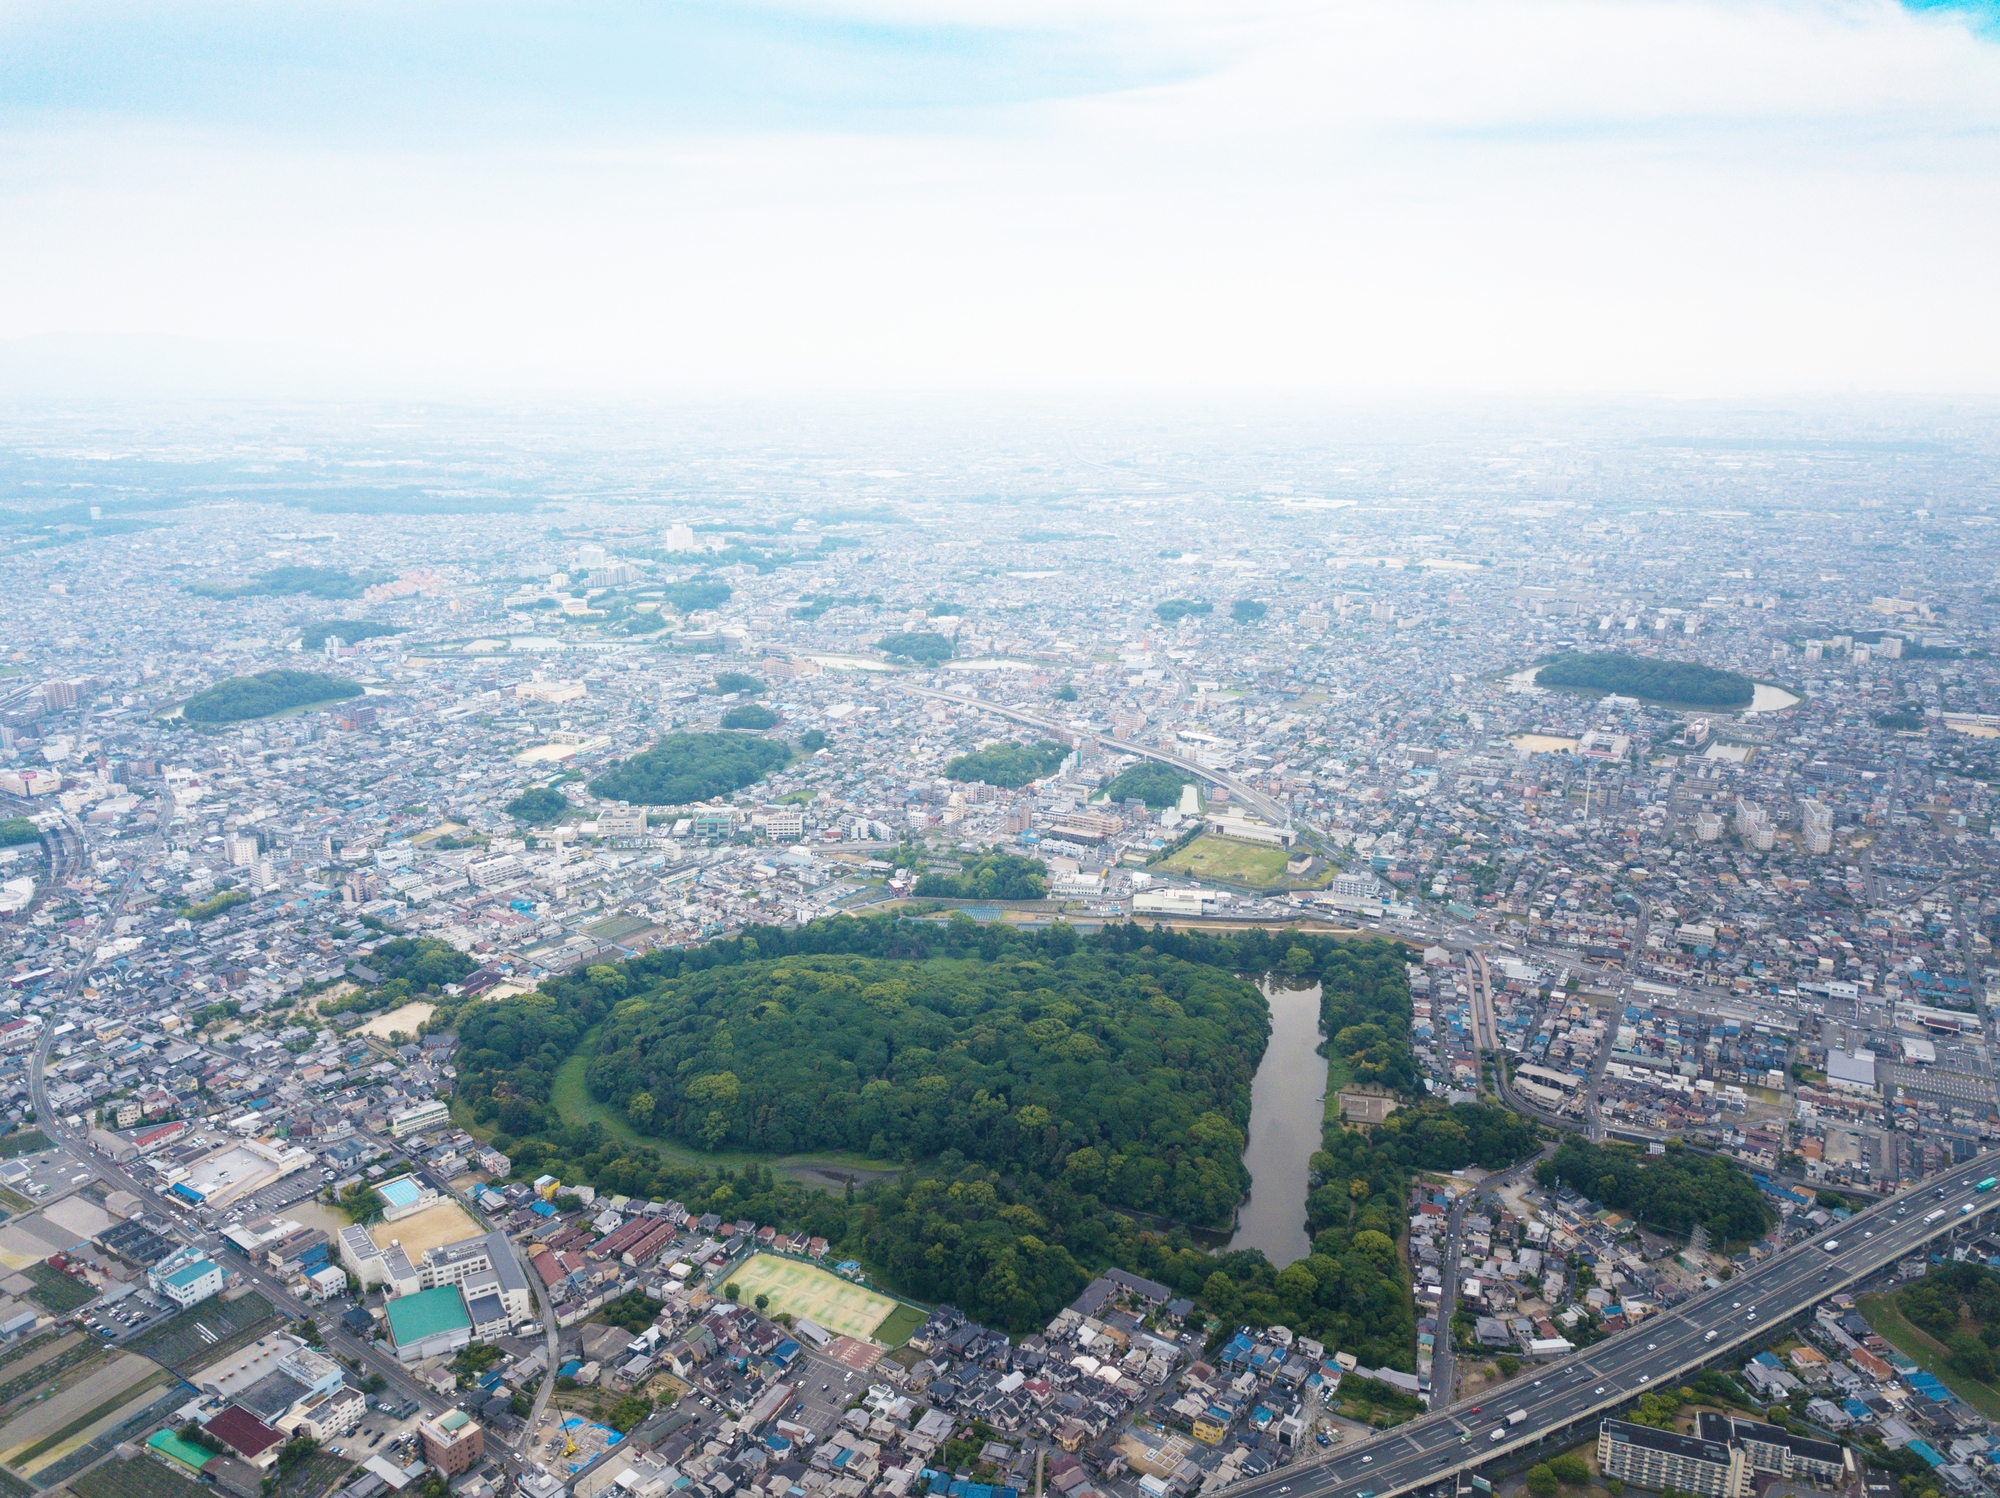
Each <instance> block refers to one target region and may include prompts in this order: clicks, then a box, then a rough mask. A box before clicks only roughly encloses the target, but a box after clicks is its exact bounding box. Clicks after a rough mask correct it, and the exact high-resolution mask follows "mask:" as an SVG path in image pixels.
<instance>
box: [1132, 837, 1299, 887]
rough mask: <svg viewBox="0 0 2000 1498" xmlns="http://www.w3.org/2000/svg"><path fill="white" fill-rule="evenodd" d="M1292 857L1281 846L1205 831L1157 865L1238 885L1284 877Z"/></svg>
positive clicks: (1272, 881)
mask: <svg viewBox="0 0 2000 1498" xmlns="http://www.w3.org/2000/svg"><path fill="white" fill-rule="evenodd" d="M1291 856H1292V855H1291V854H1290V853H1288V852H1286V851H1285V850H1284V849H1283V848H1273V847H1269V846H1267V845H1265V844H1263V843H1246V842H1242V841H1240V840H1239V839H1237V838H1233V837H1218V836H1216V835H1215V834H1214V833H1212V832H1205V833H1203V834H1202V835H1201V836H1200V837H1198V838H1196V839H1195V840H1194V841H1193V842H1191V843H1189V844H1188V845H1187V846H1186V847H1185V848H1183V849H1181V850H1180V852H1178V853H1176V854H1174V855H1173V857H1171V858H1168V859H1163V860H1162V861H1161V865H1160V866H1161V867H1162V868H1167V869H1172V870H1173V871H1174V872H1175V873H1177V874H1190V875H1193V876H1194V877H1196V878H1199V877H1200V876H1202V875H1203V874H1207V875H1210V876H1212V877H1214V878H1217V879H1233V880H1235V881H1236V882H1237V883H1239V884H1258V885H1264V884H1276V883H1278V881H1279V880H1281V879H1283V878H1284V877H1285V863H1286V861H1287V860H1288V859H1289V858H1290V857H1291Z"/></svg>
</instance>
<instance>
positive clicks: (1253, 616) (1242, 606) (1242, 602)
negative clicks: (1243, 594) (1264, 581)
mask: <svg viewBox="0 0 2000 1498" xmlns="http://www.w3.org/2000/svg"><path fill="white" fill-rule="evenodd" d="M1266 612H1267V610H1266V607H1265V605H1263V604H1261V603H1259V602H1258V601H1257V600H1256V599H1254V598H1239V599H1237V600H1236V602H1234V603H1232V604H1231V605H1230V606H1229V617H1230V618H1232V619H1234V620H1235V621H1236V622H1237V623H1238V624H1255V623H1256V622H1257V621H1258V620H1259V619H1262V618H1263V617H1264V615H1265V613H1266Z"/></svg>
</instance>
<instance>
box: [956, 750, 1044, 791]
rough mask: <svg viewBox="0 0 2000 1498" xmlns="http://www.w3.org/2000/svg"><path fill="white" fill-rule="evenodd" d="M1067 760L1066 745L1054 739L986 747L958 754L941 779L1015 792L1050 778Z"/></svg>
mask: <svg viewBox="0 0 2000 1498" xmlns="http://www.w3.org/2000/svg"><path fill="white" fill-rule="evenodd" d="M1068 758H1069V749H1068V747H1067V746H1066V745H1063V744H1059V743H1057V742H1056V741H1055V740H1054V739H1040V740H1038V741H1036V742H1035V743H1033V744H1015V743H1001V744H988V745H987V746H986V747H985V748H984V749H980V750H978V751H976V752H974V753H972V754H961V755H959V756H958V757H957V758H956V759H953V760H952V761H950V762H949V763H948V764H946V765H945V767H944V774H945V779H947V780H957V781H981V782H984V783H985V784H987V785H997V786H999V787H1001V788H1002V789H1003V790H1010V791H1012V790H1019V789H1020V788H1021V787H1022V786H1024V785H1026V784H1027V783H1028V782H1029V781H1031V780H1040V779H1041V778H1042V777H1043V776H1044V775H1052V774H1054V773H1055V771H1056V769H1057V768H1058V767H1059V766H1060V765H1061V764H1062V762H1063V761H1064V760H1066V759H1068Z"/></svg>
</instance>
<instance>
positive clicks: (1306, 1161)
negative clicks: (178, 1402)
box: [1229, 982, 1326, 1269]
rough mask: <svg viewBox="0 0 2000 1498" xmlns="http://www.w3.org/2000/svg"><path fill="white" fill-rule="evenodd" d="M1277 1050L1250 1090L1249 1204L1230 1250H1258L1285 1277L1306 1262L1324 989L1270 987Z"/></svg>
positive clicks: (1321, 1085)
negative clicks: (1291, 1267)
mask: <svg viewBox="0 0 2000 1498" xmlns="http://www.w3.org/2000/svg"><path fill="white" fill-rule="evenodd" d="M1264 998H1265V1001H1266V1002H1267V1003H1269V1004H1270V1006H1271V1043H1270V1045H1269V1046H1268V1047H1266V1049H1265V1051H1264V1059H1263V1060H1262V1061H1261V1062H1259V1063H1258V1066H1257V1076H1256V1079H1255V1080H1254V1081H1253V1082H1252V1083H1251V1085H1250V1144H1249V1147H1248V1148H1247V1149H1245V1150H1244V1151H1243V1164H1244V1165H1245V1166H1246V1167H1247V1168H1248V1169H1249V1171H1250V1198H1249V1200H1248V1201H1246V1202H1244V1203H1243V1206H1242V1208H1241V1210H1240V1211H1239V1212H1238V1213H1237V1218H1236V1232H1235V1234H1234V1235H1233V1236H1232V1237H1231V1238H1230V1240H1229V1246H1230V1248H1232V1249H1239V1248H1260V1249H1262V1250H1263V1251H1264V1257H1265V1258H1267V1259H1269V1260H1270V1261H1271V1262H1272V1263H1273V1264H1275V1265H1277V1266H1278V1267H1279V1268H1280V1269H1282V1268H1284V1267H1285V1266H1286V1265H1287V1264H1290V1263H1292V1262H1293V1261H1294V1260H1297V1259H1303V1258H1304V1257H1305V1256H1306V1253H1307V1251H1308V1250H1309V1249H1310V1248H1311V1246H1312V1239H1311V1237H1310V1236H1309V1235H1308V1234H1307V1232H1306V1181H1307V1179H1308V1177H1309V1176H1310V1175H1311V1173H1312V1157H1313V1151H1314V1150H1316V1149H1318V1148H1319V1146H1320V1122H1321V1120H1322V1118H1323V1117H1324V1116H1325V1109H1326V1102H1325V1093H1326V1057H1324V1056H1322V1055H1320V1054H1319V1049H1318V1048H1319V1041H1320V1033H1319V985H1318V984H1314V985H1312V986H1311V987H1310V988H1287V987H1285V986H1284V985H1282V984H1280V983H1276V982H1266V983H1265V984H1264Z"/></svg>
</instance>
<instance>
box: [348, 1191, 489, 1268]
mask: <svg viewBox="0 0 2000 1498" xmlns="http://www.w3.org/2000/svg"><path fill="white" fill-rule="evenodd" d="M485 1231H486V1229H485V1228H483V1227H481V1226H480V1225H479V1224H478V1223H476V1222H474V1221H473V1220H472V1218H471V1216H470V1215H469V1214H468V1213H467V1212H466V1210H465V1208H463V1207H461V1206H460V1205H458V1203H457V1202H449V1201H441V1202H439V1203H438V1204H437V1205H436V1206H434V1207H426V1208H424V1210H423V1211H421V1212H419V1213H417V1214H416V1215H415V1216H413V1217H405V1218H404V1219H403V1220H402V1221H400V1222H378V1223H376V1224H374V1225H373V1226H372V1227H370V1228H369V1229H368V1236H369V1237H371V1238H373V1239H374V1240H375V1241H376V1243H378V1244H379V1245H381V1246H382V1247H383V1248H387V1247H388V1246H389V1244H390V1242H391V1240H394V1241H396V1242H399V1243H401V1244H402V1245H403V1252H404V1253H406V1254H408V1255H409V1256H410V1258H411V1259H412V1260H413V1261H414V1260H416V1259H419V1258H422V1257H423V1254H424V1250H426V1249H431V1248H436V1247H437V1246H438V1245H439V1244H441V1243H457V1242H459V1241H461V1240H462V1239H466V1238H476V1237H478V1236H479V1235H480V1234H481V1233H483V1232H485Z"/></svg>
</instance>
